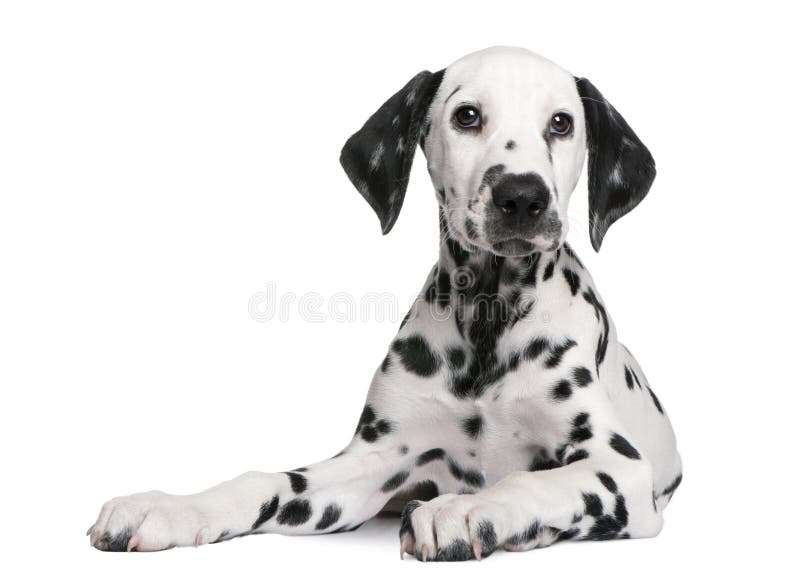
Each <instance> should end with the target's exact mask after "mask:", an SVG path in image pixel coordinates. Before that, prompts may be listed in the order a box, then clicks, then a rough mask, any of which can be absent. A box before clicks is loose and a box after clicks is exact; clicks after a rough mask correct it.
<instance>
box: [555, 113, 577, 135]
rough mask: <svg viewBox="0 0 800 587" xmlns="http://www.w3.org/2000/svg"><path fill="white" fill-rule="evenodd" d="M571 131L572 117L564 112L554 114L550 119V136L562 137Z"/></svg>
mask: <svg viewBox="0 0 800 587" xmlns="http://www.w3.org/2000/svg"><path fill="white" fill-rule="evenodd" d="M571 130H572V117H571V116H570V115H569V114H567V113H566V112H556V113H555V114H553V118H551V119H550V134H552V135H557V136H560V137H563V136H564V135H566V134H568V133H569V131H571Z"/></svg>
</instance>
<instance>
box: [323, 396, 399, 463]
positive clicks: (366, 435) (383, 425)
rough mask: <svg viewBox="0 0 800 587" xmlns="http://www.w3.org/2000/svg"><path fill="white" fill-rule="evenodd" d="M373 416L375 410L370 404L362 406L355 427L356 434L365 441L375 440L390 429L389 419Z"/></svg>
mask: <svg viewBox="0 0 800 587" xmlns="http://www.w3.org/2000/svg"><path fill="white" fill-rule="evenodd" d="M375 418H376V416H375V410H373V409H372V406H370V405H369V404H367V405H366V406H364V410H363V411H362V412H361V418H360V419H359V421H358V426H357V427H356V434H357V435H360V436H361V438H362V439H363V440H364V441H366V442H375V441H376V440H378V438H380V437H381V436H383V435H385V434H389V432H391V431H392V428H393V427H392V423H391V422H390V421H389V420H386V419H380V420H377V421H376V420H375ZM340 454H341V453H340ZM337 456H339V455H337Z"/></svg>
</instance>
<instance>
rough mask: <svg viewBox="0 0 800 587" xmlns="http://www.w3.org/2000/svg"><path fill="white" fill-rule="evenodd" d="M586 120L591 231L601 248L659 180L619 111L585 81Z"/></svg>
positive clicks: (582, 94)
mask: <svg viewBox="0 0 800 587" xmlns="http://www.w3.org/2000/svg"><path fill="white" fill-rule="evenodd" d="M575 83H576V85H577V86H578V94H579V95H580V97H581V102H583V112H584V117H585V118H586V147H587V150H588V153H589V154H588V159H589V232H590V235H591V239H592V246H593V247H594V250H595V251H599V250H600V245H601V244H602V243H603V237H604V236H605V234H606V231H607V230H608V227H609V226H611V225H612V224H613V223H614V222H616V221H617V220H618V219H619V218H621V217H622V216H624V215H625V214H627V213H628V212H630V211H631V210H633V209H634V208H635V207H636V205H637V204H638V203H639V202H641V201H642V200H643V199H644V197H645V196H646V195H647V192H648V190H649V189H650V185H651V184H652V183H653V180H654V179H655V177H656V162H655V161H654V160H653V156H652V155H650V151H648V150H647V147H645V145H644V143H643V142H642V141H640V140H639V137H637V136H636V133H635V132H633V129H632V128H631V127H630V126H628V123H627V122H625V119H624V118H622V116H621V115H620V113H619V112H617V111H616V109H615V108H614V107H613V106H612V105H611V104H609V103H608V101H607V100H606V99H605V98H604V97H603V95H602V94H601V93H600V92H599V91H598V90H597V88H595V87H594V86H593V85H592V82H590V81H589V80H588V79H586V78H576V79H575Z"/></svg>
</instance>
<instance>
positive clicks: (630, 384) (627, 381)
mask: <svg viewBox="0 0 800 587" xmlns="http://www.w3.org/2000/svg"><path fill="white" fill-rule="evenodd" d="M625 385H627V386H628V389H633V377H632V376H631V370H630V369H628V366H627V365H625Z"/></svg>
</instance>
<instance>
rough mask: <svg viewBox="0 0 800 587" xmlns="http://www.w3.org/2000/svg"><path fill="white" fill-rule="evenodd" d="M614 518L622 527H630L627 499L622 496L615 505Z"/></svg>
mask: <svg viewBox="0 0 800 587" xmlns="http://www.w3.org/2000/svg"><path fill="white" fill-rule="evenodd" d="M614 517H615V518H617V522H619V523H620V525H621V526H622V527H625V526H627V525H628V508H627V507H626V506H625V498H624V497H623V496H621V495H618V496H617V501H616V503H615V505H614Z"/></svg>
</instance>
